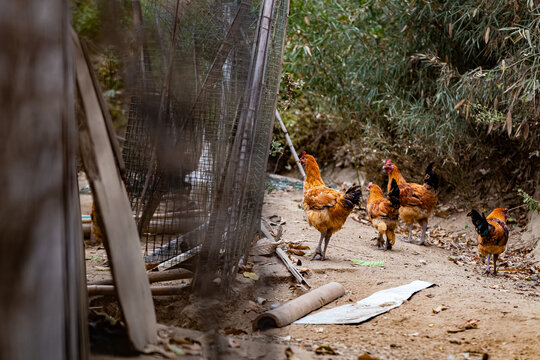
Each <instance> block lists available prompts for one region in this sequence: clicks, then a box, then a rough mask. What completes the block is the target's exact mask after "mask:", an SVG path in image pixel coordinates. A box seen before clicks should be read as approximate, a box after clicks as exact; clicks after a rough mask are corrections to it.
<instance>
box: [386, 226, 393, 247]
mask: <svg viewBox="0 0 540 360" xmlns="http://www.w3.org/2000/svg"><path fill="white" fill-rule="evenodd" d="M393 236H394V234H392V232H391V231H390V230H388V231H386V250H392V242H393Z"/></svg>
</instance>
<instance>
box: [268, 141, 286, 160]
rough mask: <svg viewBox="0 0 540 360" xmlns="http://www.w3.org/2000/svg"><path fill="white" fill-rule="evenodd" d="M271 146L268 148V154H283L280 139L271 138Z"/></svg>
mask: <svg viewBox="0 0 540 360" xmlns="http://www.w3.org/2000/svg"><path fill="white" fill-rule="evenodd" d="M271 146H272V148H271V149H270V156H277V155H281V154H283V149H284V148H283V144H282V143H281V142H280V141H277V140H272V145H271Z"/></svg>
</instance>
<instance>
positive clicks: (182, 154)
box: [123, 0, 288, 287]
mask: <svg viewBox="0 0 540 360" xmlns="http://www.w3.org/2000/svg"><path fill="white" fill-rule="evenodd" d="M263 7H264V6H263V2H261V1H217V0H214V1H212V0H206V1H202V0H201V1H187V2H186V1H180V2H177V1H146V2H143V6H142V9H141V10H142V11H141V14H142V22H141V21H140V20H139V21H138V20H137V19H136V15H135V16H134V21H133V24H134V27H135V28H136V30H137V31H136V34H135V36H134V39H133V41H132V56H130V57H129V59H130V61H129V66H130V71H129V73H130V78H129V79H127V87H128V88H129V91H130V93H131V99H130V109H129V117H128V125H127V129H126V139H125V142H124V147H123V157H124V161H125V165H126V175H125V177H126V179H125V180H126V187H127V190H128V194H129V197H130V201H131V205H132V208H133V211H134V214H135V216H136V220H137V227H138V230H139V233H140V234H141V239H142V240H143V241H144V252H145V261H146V262H147V264H148V265H149V266H155V265H157V264H159V263H163V262H165V261H167V262H166V263H165V264H163V265H166V266H167V267H170V266H175V265H177V264H178V263H180V262H181V261H184V260H185V259H186V258H188V257H189V256H190V255H192V254H193V253H199V254H200V257H199V264H198V265H199V266H198V268H197V269H198V270H197V273H196V279H198V280H197V281H196V282H197V283H198V284H199V286H202V287H204V284H205V283H208V281H214V282H212V283H213V284H215V280H216V279H219V281H218V283H220V284H223V285H227V284H228V282H229V281H230V280H231V279H232V277H233V276H234V274H235V273H236V270H237V265H238V262H239V260H240V258H241V257H242V256H243V255H244V254H245V253H246V251H247V248H248V246H249V244H250V242H251V241H252V240H253V239H254V237H255V233H256V230H257V228H258V226H259V224H260V215H261V208H262V199H263V194H264V183H265V173H266V164H267V158H268V151H269V145H270V140H271V133H272V128H273V126H272V125H273V116H274V111H275V104H276V98H277V91H278V86H279V77H280V72H281V59H282V50H283V49H282V46H283V39H284V37H285V30H286V23H287V13H288V1H287V0H275V1H274V3H273V7H271V8H272V9H273V11H272V12H271V14H272V16H271V18H272V21H271V23H270V25H271V26H270V28H269V30H270V32H269V36H268V37H265V36H264V31H263V30H261V26H260V24H261V21H260V19H261V14H262V11H263ZM175 24H176V25H175ZM265 39H268V40H269V41H268V46H267V47H262V46H261V43H263V44H264V40H265ZM260 51H264V52H265V54H266V55H265V56H264V57H263V58H264V60H265V61H263V62H262V63H261V62H260V61H257V59H258V58H257V56H256V55H257V53H258V52H260ZM259 60H260V58H259ZM258 74H262V78H261V79H262V81H261V82H257V76H260V75H258ZM257 84H258V85H257ZM255 85H256V88H254V86H255ZM205 276H206V277H205ZM206 280H208V281H206Z"/></svg>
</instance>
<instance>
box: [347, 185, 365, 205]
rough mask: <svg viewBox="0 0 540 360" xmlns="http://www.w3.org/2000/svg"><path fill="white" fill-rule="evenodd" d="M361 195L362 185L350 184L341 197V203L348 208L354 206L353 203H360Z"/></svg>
mask: <svg viewBox="0 0 540 360" xmlns="http://www.w3.org/2000/svg"><path fill="white" fill-rule="evenodd" d="M361 196H362V187H361V186H360V185H355V186H351V187H350V188H349V189H348V190H347V191H346V192H345V195H344V196H343V197H342V204H343V206H344V207H346V208H348V209H352V208H354V206H355V205H358V204H360V197H361Z"/></svg>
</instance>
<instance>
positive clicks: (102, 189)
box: [72, 32, 157, 350]
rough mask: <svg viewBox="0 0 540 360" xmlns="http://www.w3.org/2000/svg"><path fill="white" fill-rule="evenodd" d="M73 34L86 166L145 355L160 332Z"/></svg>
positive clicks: (126, 310)
mask: <svg viewBox="0 0 540 360" xmlns="http://www.w3.org/2000/svg"><path fill="white" fill-rule="evenodd" d="M72 34H73V41H74V55H75V69H76V74H77V86H78V89H79V92H80V95H81V99H82V103H83V106H84V109H85V114H86V117H83V118H85V119H84V121H83V123H82V124H81V128H80V131H79V134H80V142H81V146H80V148H81V154H82V158H83V163H84V167H85V171H86V175H87V176H88V179H89V181H90V185H91V187H92V194H93V195H94V197H95V198H94V200H95V201H96V204H97V207H98V209H99V212H100V214H101V215H102V217H101V218H102V222H103V224H102V225H103V230H104V233H105V235H106V236H105V237H106V241H107V246H106V248H107V255H108V257H109V260H110V262H111V268H112V274H113V278H114V280H115V283H116V289H117V292H118V300H119V303H120V306H121V308H122V312H123V314H124V320H125V322H126V326H127V329H128V334H129V337H130V339H131V341H132V343H133V345H134V347H135V348H136V349H137V350H143V349H144V347H145V346H146V345H147V344H149V343H154V342H156V341H157V333H156V332H157V328H156V315H155V312H154V306H153V301H152V296H151V293H150V286H149V283H148V277H147V276H146V271H145V266H144V261H143V258H142V253H141V251H140V247H139V235H138V232H137V228H136V226H135V221H134V220H133V216H132V214H131V207H130V205H129V201H128V197H127V193H126V190H125V187H124V185H123V183H122V181H121V178H120V174H119V171H118V168H117V167H116V163H115V158H114V154H113V150H112V148H111V144H110V140H109V136H108V133H107V128H106V125H105V121H104V118H103V113H102V111H101V108H100V104H99V100H98V98H97V96H96V94H95V89H94V86H93V83H92V78H91V75H90V72H89V69H88V64H87V63H86V61H85V58H84V55H83V52H82V49H81V46H80V43H79V41H78V38H77V36H76V34H75V33H74V32H72Z"/></svg>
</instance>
